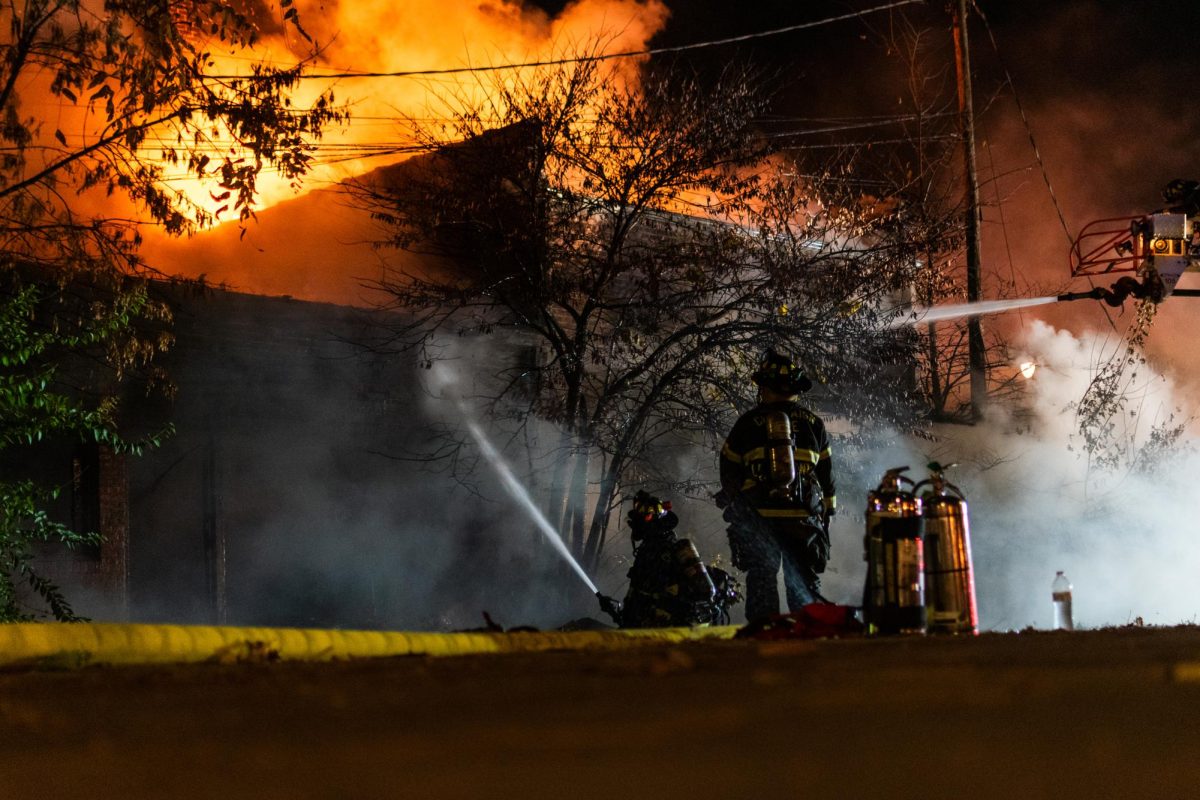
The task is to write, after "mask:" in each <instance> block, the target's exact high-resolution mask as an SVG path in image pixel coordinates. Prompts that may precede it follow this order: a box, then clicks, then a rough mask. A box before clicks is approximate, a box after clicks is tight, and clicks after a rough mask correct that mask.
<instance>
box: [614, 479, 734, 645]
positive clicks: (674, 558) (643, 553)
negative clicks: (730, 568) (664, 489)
mask: <svg viewBox="0 0 1200 800" xmlns="http://www.w3.org/2000/svg"><path fill="white" fill-rule="evenodd" d="M628 519H629V527H630V529H631V530H630V539H631V541H632V542H633V566H632V567H630V569H629V591H628V592H627V593H626V595H625V601H624V602H622V603H618V602H617V601H615V600H613V599H612V598H611V597H606V596H605V595H603V594H599V595H598V596H599V598H600V608H601V610H603V611H604V612H605V613H606V614H608V615H609V616H611V617H612V618H613V620H614V621H615V622H616V623H617V624H618V625H619V626H621V627H622V628H661V627H674V626H684V625H709V624H727V623H728V622H729V612H728V609H729V606H730V605H731V604H733V603H736V602H737V601H738V600H740V599H741V595H740V594H739V593H738V586H737V583H736V581H734V580H733V578H732V577H731V576H730V575H728V574H727V573H726V572H725V571H724V570H720V569H717V568H716V567H711V568H709V567H705V565H704V562H703V561H701V560H700V553H699V552H698V551H697V550H696V546H695V545H694V544H692V543H691V541H690V540H688V539H679V538H676V536H675V526H676V525H678V524H679V517H678V516H676V514H675V512H674V511H672V510H671V504H670V503H669V502H667V503H664V502H663V501H661V500H659V499H658V498H657V497H654V496H653V495H651V494H648V493H646V492H638V493H637V496H636V497H635V498H634V500H633V508H632V509H631V510H630V512H629V517H628Z"/></svg>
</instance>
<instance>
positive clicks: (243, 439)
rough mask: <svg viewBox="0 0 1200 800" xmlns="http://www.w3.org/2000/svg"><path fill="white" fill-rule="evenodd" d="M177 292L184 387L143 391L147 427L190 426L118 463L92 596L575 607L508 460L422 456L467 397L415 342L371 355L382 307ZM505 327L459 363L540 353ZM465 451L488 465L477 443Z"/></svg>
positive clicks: (128, 614)
mask: <svg viewBox="0 0 1200 800" xmlns="http://www.w3.org/2000/svg"><path fill="white" fill-rule="evenodd" d="M172 301H173V304H174V305H175V306H176V311H175V323H174V333H175V336H176V342H175V345H174V347H173V348H172V349H171V350H170V352H169V354H168V355H167V356H166V358H165V360H164V366H165V367H166V369H167V371H168V373H169V375H170V376H171V379H172V381H173V382H174V384H175V386H176V391H175V394H174V397H173V398H171V399H166V398H163V397H159V396H150V397H147V396H145V395H144V393H142V392H139V391H133V392H131V393H130V396H129V398H128V399H127V403H126V406H125V408H126V414H127V416H128V423H129V427H130V428H131V429H134V430H141V431H149V430H154V429H156V428H157V427H159V426H161V425H163V424H165V423H166V422H167V421H170V422H171V423H172V424H173V425H174V427H175V432H174V434H173V435H171V436H169V437H167V438H166V439H165V440H164V442H163V444H162V446H161V447H159V448H157V449H154V450H150V451H148V452H147V453H145V454H144V455H142V456H139V457H130V458H128V459H127V460H126V469H125V471H123V472H120V471H119V470H117V469H116V465H115V462H114V463H113V464H110V467H112V469H111V470H109V471H108V472H105V471H102V472H101V475H102V476H104V475H109V476H110V478H102V481H103V485H104V486H105V487H108V488H106V489H104V490H103V491H104V492H107V494H105V495H104V502H103V504H102V513H101V516H102V520H107V522H104V523H103V524H104V525H106V526H107V527H108V528H109V529H110V530H109V531H108V533H106V544H105V548H106V549H105V550H104V553H105V554H106V555H105V556H104V557H103V559H102V561H103V563H104V564H105V565H109V566H106V567H105V568H104V569H103V570H101V571H103V572H104V574H105V575H106V576H107V577H106V578H105V581H104V584H103V585H104V587H105V588H107V589H108V591H107V593H101V594H95V593H91V592H89V593H87V594H86V596H85V597H84V602H82V603H81V604H80V607H79V610H80V611H81V613H85V614H88V615H89V616H92V617H93V618H96V619H131V620H134V621H141V622H156V621H162V622H183V623H225V624H243V625H292V626H341V627H358V628H371V627H381V628H396V627H403V628H410V629H431V630H432V629H447V628H462V627H474V626H477V625H479V624H481V622H482V615H481V612H482V611H484V610H487V611H489V612H491V613H492V614H493V615H494V616H495V617H496V618H497V619H500V620H503V621H504V622H506V623H508V624H517V623H522V624H537V625H542V624H548V623H559V622H562V621H564V620H565V619H568V618H570V616H569V615H570V614H572V613H573V612H571V611H569V610H568V609H565V608H564V606H563V598H564V596H565V595H567V594H570V593H571V590H572V588H577V587H573V586H571V585H570V584H573V583H574V581H572V580H571V577H570V575H569V574H568V573H567V572H566V571H565V569H564V567H563V565H562V563H561V561H559V560H558V559H557V558H556V557H555V556H554V554H553V551H552V550H551V549H550V548H548V547H546V546H545V543H544V541H543V539H542V538H541V536H540V534H539V533H538V532H537V531H536V529H535V528H534V526H533V524H532V523H531V522H530V521H529V519H528V518H527V517H526V516H525V515H524V514H523V513H522V512H521V511H519V510H518V509H517V508H516V507H515V506H514V504H513V503H512V502H511V500H510V498H508V496H507V495H506V494H505V493H504V491H502V490H501V489H500V488H499V487H498V485H497V483H496V482H495V480H494V477H493V475H492V473H491V471H490V468H488V467H487V466H486V465H481V466H479V467H478V469H476V470H474V477H473V478H471V479H470V481H469V482H468V484H467V485H466V486H465V487H464V485H462V484H460V481H459V479H458V478H456V477H451V476H450V475H448V474H447V473H446V472H445V471H444V469H442V470H440V471H439V468H440V467H444V466H445V465H444V464H433V465H431V464H428V463H424V462H422V461H421V460H419V459H418V460H416V461H413V460H409V457H410V456H413V455H415V454H419V453H424V452H428V450H429V449H430V447H431V445H432V446H436V443H437V442H438V441H440V440H439V439H438V437H439V435H440V431H441V430H442V427H443V426H448V428H449V429H454V428H458V429H459V431H460V433H459V435H461V425H460V423H461V416H460V414H461V412H460V411H458V410H457V408H456V404H455V403H451V402H447V401H444V400H440V401H439V400H437V399H435V394H436V392H434V391H433V390H432V389H431V388H430V387H429V386H428V385H426V384H427V382H428V379H429V377H430V375H431V373H430V371H429V370H426V369H421V368H420V366H419V365H418V363H417V360H416V359H415V358H414V357H411V356H403V355H400V356H396V355H391V356H386V357H376V356H370V355H366V354H365V351H364V349H363V348H362V347H360V346H359V345H358V344H356V342H358V341H361V339H362V334H363V331H364V325H366V324H369V320H370V317H369V315H367V316H364V314H365V312H363V311H361V310H358V309H352V308H348V307H340V306H332V305H324V304H315V303H306V302H299V301H294V300H290V299H286V298H268V297H259V296H253V295H241V294H235V293H230V292H219V291H209V292H204V293H202V294H180V295H178V296H176V297H173V298H172ZM500 339H503V337H502V336H500V335H497V336H490V337H481V338H480V339H478V340H473V339H472V338H471V337H469V336H468V337H462V338H456V339H455V340H454V342H453V344H452V346H453V347H454V348H455V351H456V352H455V355H454V356H453V357H452V358H451V359H450V360H449V362H450V363H452V364H454V365H456V366H455V368H456V369H458V370H460V371H461V372H462V373H463V374H466V375H472V376H482V377H483V378H484V379H486V377H487V376H488V375H490V374H493V373H494V372H495V371H496V369H497V365H498V364H499V363H500V362H502V361H504V360H505V359H513V358H517V355H516V354H517V353H519V352H520V348H519V347H517V346H516V345H515V344H514V343H513V342H502V341H498V340H500ZM483 422H484V424H485V425H487V424H489V421H488V420H483ZM527 433H528V432H524V434H523V435H527ZM525 441H526V440H525V438H523V439H522V440H521V443H520V446H521V447H524V446H525ZM501 444H503V443H502V442H501ZM518 449H520V448H518ZM464 452H465V455H466V460H467V463H468V465H469V464H471V463H472V460H473V458H474V455H475V454H477V451H475V450H474V449H473V447H470V446H468V448H467V450H466V451H464ZM526 455H527V454H526ZM523 457H524V456H523ZM459 466H460V467H462V464H460V465H459ZM118 472H120V475H127V481H128V483H127V498H128V500H127V509H128V511H127V513H128V531H127V538H126V539H124V543H123V544H122V539H121V531H120V530H118V529H119V528H120V525H119V520H120V519H121V515H122V514H123V513H125V512H123V511H122V508H123V507H124V506H122V503H121V500H120V492H121V488H120V482H119V481H118V480H117V475H118ZM122 558H123V559H124V562H123V563H124V566H125V567H127V569H125V570H122V568H121V565H122V560H121V559H122ZM97 569H98V570H99V569H100V568H99V567H97ZM122 576H125V580H124V585H125V586H127V591H125V592H121V591H120V587H121V584H122ZM564 582H567V583H568V586H567V588H564ZM580 585H582V584H580ZM68 588H70V587H68ZM585 594H587V593H586V592H585ZM577 599H579V598H577ZM582 601H584V603H585V604H587V603H590V602H591V601H592V598H591V597H590V596H587V597H583V598H582Z"/></svg>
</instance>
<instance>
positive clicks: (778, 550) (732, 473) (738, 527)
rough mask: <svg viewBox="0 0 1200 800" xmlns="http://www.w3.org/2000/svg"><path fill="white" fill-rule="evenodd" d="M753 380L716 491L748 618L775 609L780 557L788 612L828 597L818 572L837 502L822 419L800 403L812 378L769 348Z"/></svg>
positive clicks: (723, 452)
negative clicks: (755, 391)
mask: <svg viewBox="0 0 1200 800" xmlns="http://www.w3.org/2000/svg"><path fill="white" fill-rule="evenodd" d="M753 380H754V382H755V384H757V385H758V387H759V402H758V405H757V406H755V407H754V408H753V409H751V410H750V411H748V412H747V413H745V414H743V415H742V416H741V417H740V418H739V419H738V420H737V422H736V423H734V426H733V429H732V430H731V431H730V433H729V436H728V438H726V440H725V446H724V447H723V448H722V449H721V459H720V464H721V492H720V493H719V494H718V495H717V503H718V505H719V506H721V507H722V508H723V509H724V518H725V521H726V522H727V523H729V527H728V529H727V530H728V533H729V548H730V551H731V554H732V556H733V565H734V566H735V567H737V568H738V569H742V570H745V571H746V618H747V619H748V620H753V619H758V618H761V617H765V616H769V615H771V614H777V613H779V590H778V588H777V584H776V578H777V576H778V574H779V568H780V565H781V564H782V566H783V576H784V586H785V587H786V590H787V607H788V610H789V611H799V610H800V609H801V608H802V607H803V606H804V605H806V604H808V603H812V602H817V601H820V602H825V599H824V598H823V597H821V595H820V593H819V589H820V578H818V575H820V574H821V573H822V572H824V571H825V563H826V562H827V561H828V560H829V517H830V516H831V515H833V514H834V512H835V511H836V509H837V499H836V496H835V494H834V484H833V465H832V461H831V459H830V451H829V436H828V434H827V433H826V431H825V425H824V423H823V422H821V420H820V418H818V417H817V416H816V415H815V414H813V413H812V412H811V411H809V410H808V409H806V408H804V407H803V406H801V405H800V404H799V403H798V402H797V396H798V395H799V394H800V393H801V392H806V391H808V390H809V389H811V388H812V381H810V380H809V379H808V378H807V377H806V376H805V375H804V373H803V372H802V371H801V370H800V369H799V367H797V366H796V364H795V363H794V362H793V361H792V360H791V359H790V358H788V357H787V356H785V355H782V354H780V353H777V352H775V351H773V350H770V351H768V352H767V354H766V356H764V358H763V360H762V361H761V362H760V364H759V366H758V369H757V371H756V372H755V373H754V375H753Z"/></svg>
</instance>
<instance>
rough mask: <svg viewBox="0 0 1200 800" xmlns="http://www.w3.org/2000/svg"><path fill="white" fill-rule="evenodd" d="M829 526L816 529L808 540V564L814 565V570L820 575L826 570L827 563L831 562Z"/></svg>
mask: <svg viewBox="0 0 1200 800" xmlns="http://www.w3.org/2000/svg"><path fill="white" fill-rule="evenodd" d="M828 530H829V528H828V527H826V528H825V530H823V531H816V532H814V533H813V535H812V538H810V539H809V540H808V548H807V550H808V553H807V555H808V558H807V561H808V564H809V566H811V567H812V571H813V572H815V573H816V574H818V575H820V574H821V573H822V572H824V571H825V565H826V564H827V563H829V534H828V533H827V531H828Z"/></svg>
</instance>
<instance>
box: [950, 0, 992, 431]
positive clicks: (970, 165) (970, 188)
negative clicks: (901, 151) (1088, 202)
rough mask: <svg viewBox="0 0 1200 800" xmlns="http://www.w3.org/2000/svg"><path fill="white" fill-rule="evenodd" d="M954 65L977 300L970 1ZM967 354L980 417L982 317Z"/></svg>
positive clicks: (974, 409) (983, 396) (972, 297)
mask: <svg viewBox="0 0 1200 800" xmlns="http://www.w3.org/2000/svg"><path fill="white" fill-rule="evenodd" d="M952 16H953V18H954V65H955V72H956V73H957V75H958V117H959V130H960V131H961V133H962V142H963V166H964V170H965V172H966V181H967V186H966V190H967V302H968V303H977V302H979V300H980V299H981V298H980V289H981V284H982V281H981V280H980V274H979V261H980V251H979V223H980V209H979V180H978V177H977V168H976V164H975V108H974V103H973V101H972V99H971V51H970V45H969V42H968V40H967V0H957V3H956V4H955V6H954V7H953V11H952ZM967 357H968V362H969V364H970V370H971V418H972V419H974V420H979V419H980V418H982V417H983V411H984V409H985V408H986V407H987V352H986V351H985V349H984V344H983V327H982V325H981V324H980V322H979V317H977V316H975V317H970V318H968V319H967Z"/></svg>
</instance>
